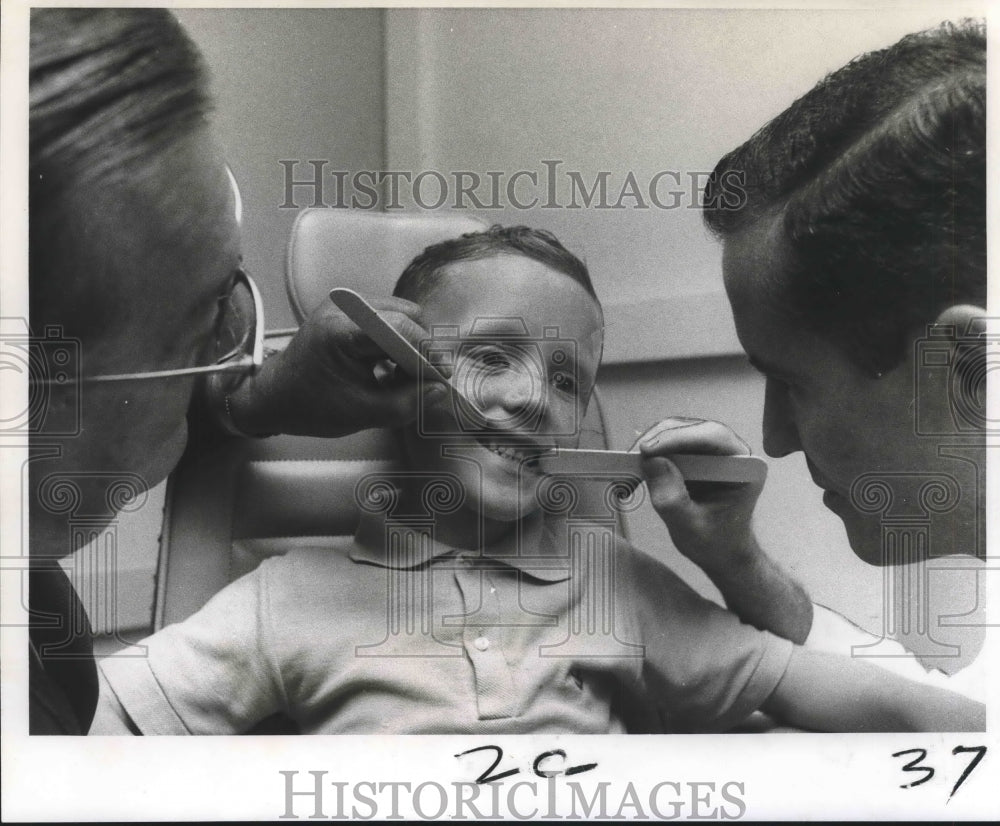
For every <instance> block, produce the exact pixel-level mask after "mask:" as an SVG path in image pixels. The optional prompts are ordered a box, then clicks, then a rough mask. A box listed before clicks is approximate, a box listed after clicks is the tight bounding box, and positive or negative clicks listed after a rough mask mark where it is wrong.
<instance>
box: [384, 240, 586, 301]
mask: <svg viewBox="0 0 1000 826" xmlns="http://www.w3.org/2000/svg"><path fill="white" fill-rule="evenodd" d="M504 253H507V254H513V255H523V256H525V257H527V258H531V259H534V260H535V261H538V262H540V263H542V264H545V265H546V266H547V267H551V268H552V269H554V270H556V271H557V272H561V273H563V274H565V275H567V276H569V277H570V278H571V279H573V280H574V281H575V282H576V283H577V284H579V285H580V286H581V287H583V288H584V289H585V290H586V291H587V293H588V295H590V296H591V297H592V298H593V299H594V301H595V302H596V303H597V304H598V306H600V302H599V301H598V299H597V294H596V293H595V292H594V285H593V284H592V283H591V281H590V273H589V272H588V271H587V267H586V265H585V264H584V263H583V262H582V261H581V260H580V259H579V258H577V257H576V256H575V255H573V253H571V252H570V251H569V250H568V249H566V247H564V246H563V245H562V244H561V243H560V242H559V239H558V238H556V237H555V236H554V235H553V234H552V233H551V232H547V231H545V230H543V229H532V228H531V227H524V226H516V227H503V226H500V225H499V224H494V225H493V226H492V227H490V228H489V229H487V230H483V231H482V232H467V233H465V234H464V235H462V236H460V237H458V238H454V239H451V240H448V241H443V242H441V243H440V244H434V245H432V246H430V247H427V249H425V250H424V251H423V252H422V253H421V254H420V255H418V256H417V257H416V258H414V259H413V261H411V262H410V264H409V266H407V268H406V269H405V270H403V274H402V275H401V276H400V277H399V280H398V281H397V282H396V288H395V289H394V290H393V295H395V296H399V297H400V298H407V299H410V300H412V301H417V302H419V301H421V300H423V299H424V298H426V297H427V295H428V294H429V293H430V292H431V290H432V289H434V287H435V286H436V285H437V282H438V275H439V273H440V271H441V269H442V268H443V267H445V266H447V265H448V264H454V263H455V262H457V261H474V260H477V259H481V258H489V257H490V256H493V255H501V254H504Z"/></svg>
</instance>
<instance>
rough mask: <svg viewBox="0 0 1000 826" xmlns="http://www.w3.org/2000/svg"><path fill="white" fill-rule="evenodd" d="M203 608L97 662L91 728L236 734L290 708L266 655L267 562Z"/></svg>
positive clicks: (102, 731)
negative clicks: (98, 686)
mask: <svg viewBox="0 0 1000 826" xmlns="http://www.w3.org/2000/svg"><path fill="white" fill-rule="evenodd" d="M271 561H272V560H265V561H264V562H263V563H262V564H261V565H260V566H259V567H258V568H257V569H256V570H254V571H252V572H250V573H249V574H247V575H246V576H244V577H242V578H240V579H238V580H237V581H235V582H233V583H232V584H230V585H228V586H227V587H226V588H223V589H222V590H221V591H220V592H219V593H218V594H216V595H215V596H214V597H212V599H211V600H209V602H208V603H207V604H206V605H205V607H204V608H202V609H201V610H200V611H199V612H198V613H196V614H194V615H193V616H191V617H190V618H188V619H187V620H185V621H184V622H180V623H177V624H175V625H170V626H167V627H166V628H164V629H163V630H162V631H159V632H158V633H156V634H154V635H153V636H151V637H147V638H146V639H145V640H143V641H142V642H140V643H139V644H138V645H135V646H132V647H131V648H128V649H125V650H124V651H121V652H117V653H116V654H114V655H112V656H109V657H106V658H105V659H103V660H102V661H101V662H100V663H99V669H100V672H101V698H100V701H99V707H98V712H97V714H96V715H95V720H94V723H93V724H92V726H91V730H90V733H91V734H129V733H141V734H145V735H151V734H174V735H176V734H238V733H241V732H244V731H247V730H248V729H249V728H251V727H252V726H253V725H254V724H255V723H257V722H259V721H260V720H263V719H264V718H265V717H268V716H269V715H271V714H273V713H274V712H275V711H279V710H281V709H282V708H283V707H284V704H285V698H284V694H283V689H282V686H281V677H280V675H279V674H277V673H275V669H274V667H273V666H272V663H271V660H270V658H269V656H268V653H267V643H266V640H265V635H264V634H263V633H262V626H263V624H264V623H266V622H267V620H268V617H267V615H266V613H267V612H266V611H265V610H264V609H265V607H266V606H267V604H268V600H267V597H266V595H263V594H262V591H266V588H267V586H266V583H264V582H263V580H264V578H265V575H266V572H267V570H268V569H269V563H270V562H271Z"/></svg>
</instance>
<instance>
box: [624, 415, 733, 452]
mask: <svg viewBox="0 0 1000 826" xmlns="http://www.w3.org/2000/svg"><path fill="white" fill-rule="evenodd" d="M637 444H638V448H639V450H640V451H641V452H642V453H643V455H645V456H669V455H671V454H675V453H706V454H714V455H719V456H749V455H750V452H751V451H750V446H749V445H748V444H747V443H746V442H745V441H743V439H741V438H740V437H739V436H738V435H736V433H734V432H733V431H732V430H731V429H730V428H728V427H726V426H725V425H724V424H721V423H720V422H714V421H709V420H698V421H682V422H680V423H674V422H673V421H672V420H667V421H666V422H663V423H661V424H660V425H658V426H656V427H654V428H652V429H651V430H650V431H648V432H647V433H645V434H643V437H642V438H640V440H639V441H638V443H637Z"/></svg>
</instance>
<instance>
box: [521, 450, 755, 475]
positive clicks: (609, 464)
mask: <svg viewBox="0 0 1000 826" xmlns="http://www.w3.org/2000/svg"><path fill="white" fill-rule="evenodd" d="M668 458H669V459H670V461H671V462H673V463H674V464H675V465H677V469H678V470H680V472H681V474H682V475H683V476H684V478H685V480H687V481H688V482H740V483H742V482H763V481H764V479H765V478H766V477H767V464H766V463H765V462H764V460H763V459H758V458H757V457H756V456H712V455H708V454H701V453H699V454H692V453H687V454H676V455H674V456H669V457H668ZM538 464H539V465H540V467H541V469H542V470H543V471H545V472H546V473H571V474H577V475H580V476H584V475H586V474H588V473H592V474H595V475H600V476H607V475H608V474H616V473H621V474H622V475H626V476H638V477H640V478H641V477H642V469H641V464H642V454H640V453H627V452H626V451H624V450H570V449H568V448H558V447H557V448H554V449H553V450H552V451H551V452H549V453H546V454H545V455H543V456H539V457H538Z"/></svg>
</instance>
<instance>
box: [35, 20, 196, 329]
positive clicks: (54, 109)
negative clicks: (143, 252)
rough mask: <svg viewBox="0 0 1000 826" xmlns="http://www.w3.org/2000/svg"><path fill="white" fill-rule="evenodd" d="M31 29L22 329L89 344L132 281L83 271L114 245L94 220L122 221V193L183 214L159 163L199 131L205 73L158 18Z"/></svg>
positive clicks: (173, 28)
mask: <svg viewBox="0 0 1000 826" xmlns="http://www.w3.org/2000/svg"><path fill="white" fill-rule="evenodd" d="M30 26H31V36H30V52H29V75H28V77H29V107H30V108H29V118H28V138H29V152H30V161H29V173H30V186H29V198H30V201H29V207H30V229H29V235H30V247H29V255H30V259H29V266H30V304H31V323H32V326H33V327H37V328H39V329H41V327H42V325H44V324H47V323H51V322H53V321H56V320H58V321H59V322H60V323H61V324H63V325H64V332H65V333H66V334H68V335H76V336H89V335H92V334H97V333H100V332H106V331H107V329H108V326H109V325H110V324H113V323H115V321H116V319H118V318H119V317H120V313H121V312H122V311H123V308H120V307H116V306H115V301H116V295H117V290H116V289H115V284H116V283H117V281H119V280H120V279H122V278H125V277H128V275H129V274H128V273H118V272H113V271H112V270H114V267H115V264H114V262H113V261H112V260H111V258H112V257H113V256H111V254H110V253H109V254H108V260H107V261H106V262H103V263H102V265H101V266H92V263H93V259H94V257H95V255H97V253H99V251H100V250H101V249H103V248H108V247H110V246H111V241H112V239H109V238H108V237H107V235H106V230H105V234H104V235H102V234H101V231H99V230H97V229H96V228H95V223H96V222H95V221H92V220H91V213H93V212H95V211H100V209H101V208H103V209H104V210H107V209H108V207H107V203H108V202H109V201H111V200H113V199H114V198H115V197H116V195H119V194H122V204H121V205H120V206H119V207H118V208H120V209H123V210H124V209H129V208H130V207H129V203H128V202H127V201H126V200H125V197H126V196H125V195H124V194H123V193H126V192H135V191H137V190H139V189H140V188H144V189H145V191H146V192H148V193H149V195H148V200H151V201H152V200H158V202H159V203H161V204H163V205H167V206H169V208H170V209H173V210H174V211H175V213H176V214H178V215H181V214H183V211H184V207H183V204H182V200H183V198H184V197H185V194H184V193H178V192H173V191H172V190H171V187H170V181H169V180H164V176H165V175H167V174H168V173H166V172H164V171H163V168H162V166H161V165H160V164H158V161H159V160H160V159H162V158H163V157H164V156H165V155H166V153H168V152H169V151H170V148H171V147H172V146H173V145H175V144H177V143H179V142H180V141H182V140H184V139H185V138H187V137H189V136H191V135H192V134H193V133H194V132H196V131H197V130H198V129H200V128H202V127H204V126H205V125H207V119H206V114H207V112H208V110H209V108H210V103H209V97H208V92H207V89H206V85H207V77H206V70H205V68H204V65H203V63H202V59H201V56H200V54H199V53H198V50H197V48H196V47H195V46H194V44H193V43H192V42H191V40H190V38H188V36H187V35H186V34H185V32H184V31H183V29H182V28H181V26H180V24H179V23H178V21H177V20H176V18H175V17H174V16H173V15H172V14H171V13H170V12H168V11H165V10H163V9H126V8H121V9H97V8H89V9H88V8H79V9H57V8H51V9H35V10H33V11H32V14H31V21H30ZM102 199H103V201H102ZM96 203H103V204H104V206H103V207H100V208H95V204H96ZM166 208H167V207H166V206H165V207H164V210H166ZM103 218H104V219H105V220H104V223H105V224H107V223H109V222H110V218H109V217H108V216H107V215H105V216H103ZM125 242H127V239H126V241H125ZM125 242H123V243H125ZM84 260H87V261H89V262H90V264H91V265H88V264H85V263H81V262H83V261H84Z"/></svg>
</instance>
